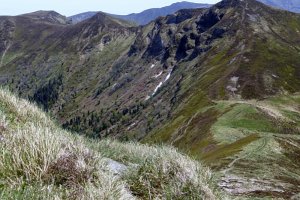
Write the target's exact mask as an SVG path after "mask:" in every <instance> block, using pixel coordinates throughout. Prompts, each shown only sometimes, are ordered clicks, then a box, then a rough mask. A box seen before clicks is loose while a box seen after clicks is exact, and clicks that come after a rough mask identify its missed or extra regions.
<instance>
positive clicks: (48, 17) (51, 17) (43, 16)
mask: <svg viewBox="0 0 300 200" xmlns="http://www.w3.org/2000/svg"><path fill="white" fill-rule="evenodd" d="M21 16H24V17H29V18H31V19H33V20H40V21H43V22H48V23H55V24H67V18H66V17H65V16H63V15H61V14H59V13H58V12H55V11H52V10H50V11H45V10H39V11H36V12H32V13H27V14H23V15H21Z"/></svg>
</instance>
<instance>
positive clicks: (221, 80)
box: [0, 0, 300, 197]
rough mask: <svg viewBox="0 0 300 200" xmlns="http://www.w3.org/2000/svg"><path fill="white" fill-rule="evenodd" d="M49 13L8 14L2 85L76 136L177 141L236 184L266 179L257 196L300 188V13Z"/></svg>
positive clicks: (233, 7)
mask: <svg viewBox="0 0 300 200" xmlns="http://www.w3.org/2000/svg"><path fill="white" fill-rule="evenodd" d="M43 16H44V15H43V14H42V15H41V17H32V16H16V17H0V25H1V27H0V30H1V32H0V36H1V41H0V42H1V43H0V44H1V48H0V55H2V59H1V63H2V64H1V67H0V83H1V85H5V86H8V87H10V89H11V90H13V91H14V92H16V93H18V94H19V95H20V96H22V97H25V98H29V99H31V100H32V101H35V102H37V103H38V104H39V105H40V106H41V107H43V108H44V109H46V110H48V111H49V112H51V114H52V115H53V116H55V117H56V119H57V120H58V122H59V123H61V124H62V125H63V127H65V128H67V129H70V130H72V131H74V132H78V133H80V134H85V135H87V136H89V137H94V138H101V137H117V138H119V139H122V140H131V139H132V140H142V141H144V142H149V143H152V142H153V143H156V142H158V143H161V142H163V143H169V144H173V145H174V146H176V147H178V148H180V149H181V150H183V151H186V152H188V153H190V154H192V155H193V156H195V157H196V158H197V159H201V160H205V162H207V164H208V165H210V166H212V167H213V168H214V169H215V170H216V171H223V170H226V169H228V168H229V169H230V170H229V172H230V173H229V174H225V175H223V177H225V178H226V177H227V179H226V180H225V182H226V183H227V182H230V183H228V184H227V185H228V187H229V186H230V185H234V182H235V181H236V180H238V181H239V180H242V181H244V180H248V179H249V180H250V179H251V180H252V179H253V180H258V181H255V182H256V183H257V184H259V185H260V186H261V187H255V188H254V190H253V191H251V192H249V191H248V192H249V193H251V195H254V196H259V195H263V196H268V195H271V196H272V195H273V196H276V197H281V196H284V197H291V196H294V195H295V194H296V193H297V192H299V188H298V186H297V185H299V184H298V180H299V179H298V178H297V177H298V175H299V166H300V164H299V163H298V162H297V161H295V160H297V159H295V158H298V155H299V151H298V150H299V149H298V147H299V146H300V145H299V144H300V143H299V141H300V139H299V95H298V93H299V92H300V68H299V66H300V55H299V49H300V32H299V31H300V16H299V15H298V14H294V13H290V12H286V11H281V10H277V9H272V8H270V7H268V6H265V5H264V4H262V3H259V2H256V1H254V0H244V1H241V0H224V1H222V2H220V3H218V4H216V5H214V6H212V7H211V8H208V9H195V10H181V11H179V12H177V13H175V14H173V15H169V16H166V17H160V18H158V19H156V20H154V21H152V22H151V23H149V24H147V25H145V26H140V27H132V26H131V24H130V23H128V22H124V21H122V20H118V19H115V18H113V17H111V16H108V15H106V14H104V13H99V14H97V15H95V16H94V17H92V18H90V19H89V20H86V21H83V22H81V23H78V24H75V25H70V24H64V23H58V22H57V21H55V22H53V21H52V22H51V20H50V21H49V20H48V18H47V19H45V18H44V17H43ZM8 30H10V31H8ZM8 44H9V45H8ZM8 47H9V48H8ZM284 95H285V96H284ZM253 99H255V100H257V101H258V102H255V101H254V102H252V101H253ZM259 102H261V103H262V104H260V103H259ZM258 103H259V104H258ZM278 116H284V117H283V118H281V117H278ZM286 119H288V120H286ZM236 159H237V160H236ZM235 160H236V161H235ZM233 161H235V162H233ZM232 163H233V164H232ZM231 165H233V168H231V167H230V166H231ZM278 166H280V167H278ZM268 168H270V169H268ZM279 169H284V170H281V171H280V170H279ZM253 171H254V172H255V173H253ZM266 171H267V172H270V173H267V174H266V173H265V172H266ZM285 172H286V173H285ZM263 174H266V175H265V177H264V175H263ZM273 174H276V176H274V175H273ZM291 174H293V175H291ZM295 174H296V175H295ZM277 175H278V176H277ZM228 177H229V178H228ZM230 177H238V178H230ZM221 182H222V181H221ZM260 183H261V184H260ZM269 183H270V184H269ZM277 183H280V184H282V185H284V186H288V187H284V189H283V190H284V191H285V192H284V193H280V192H277V189H278V188H277V189H276V191H273V190H272V191H270V190H269V189H268V188H274V185H275V186H276V184H277ZM266 184H267V186H266ZM224 187H225V186H224ZM276 187H277V186H276ZM260 188H261V189H260ZM279 189H280V190H281V189H282V188H279ZM239 191H242V192H243V193H247V191H246V190H243V188H241V189H240V190H239ZM233 193H235V191H233Z"/></svg>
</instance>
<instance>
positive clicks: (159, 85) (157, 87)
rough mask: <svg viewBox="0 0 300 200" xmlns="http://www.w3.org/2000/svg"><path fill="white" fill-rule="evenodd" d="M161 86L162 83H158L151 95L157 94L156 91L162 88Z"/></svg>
mask: <svg viewBox="0 0 300 200" xmlns="http://www.w3.org/2000/svg"><path fill="white" fill-rule="evenodd" d="M162 84H163V82H160V83H159V84H158V85H157V86H156V88H155V90H154V92H153V93H152V96H154V95H155V93H156V92H157V90H158V89H159V88H160V87H161V86H162Z"/></svg>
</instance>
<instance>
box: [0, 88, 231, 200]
mask: <svg viewBox="0 0 300 200" xmlns="http://www.w3.org/2000/svg"><path fill="white" fill-rule="evenodd" d="M0 156H1V159H0V191H1V192H0V199H224V198H226V197H225V196H224V195H222V193H220V191H218V189H217V188H216V184H215V183H214V178H213V175H212V174H211V172H210V170H209V169H208V168H206V167H204V166H202V165H201V164H200V163H198V162H197V161H194V160H191V159H190V158H188V157H187V156H185V155H183V154H181V153H179V152H177V150H176V149H174V148H171V147H164V146H153V147H151V146H147V145H141V144H137V143H120V142H117V141H112V140H101V141H95V140H88V139H85V138H83V137H80V136H78V135H73V134H71V133H70V132H68V131H65V130H63V129H61V128H59V127H58V126H57V125H56V124H55V123H53V122H52V121H51V119H50V118H49V117H48V116H47V115H46V114H45V113H43V112H42V111H41V110H40V109H39V108H37V107H36V106H33V105H31V104H30V103H29V102H28V101H26V100H21V99H18V98H17V97H15V96H14V95H12V94H11V93H10V92H8V91H7V90H0ZM110 162H113V163H117V165H120V166H123V170H120V169H119V170H116V169H114V168H112V167H110ZM117 168H118V167H117Z"/></svg>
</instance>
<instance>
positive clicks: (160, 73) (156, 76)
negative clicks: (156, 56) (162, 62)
mask: <svg viewBox="0 0 300 200" xmlns="http://www.w3.org/2000/svg"><path fill="white" fill-rule="evenodd" d="M162 73H163V71H161V72H159V74H156V75H154V76H152V78H158V77H160V76H161V75H162Z"/></svg>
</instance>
